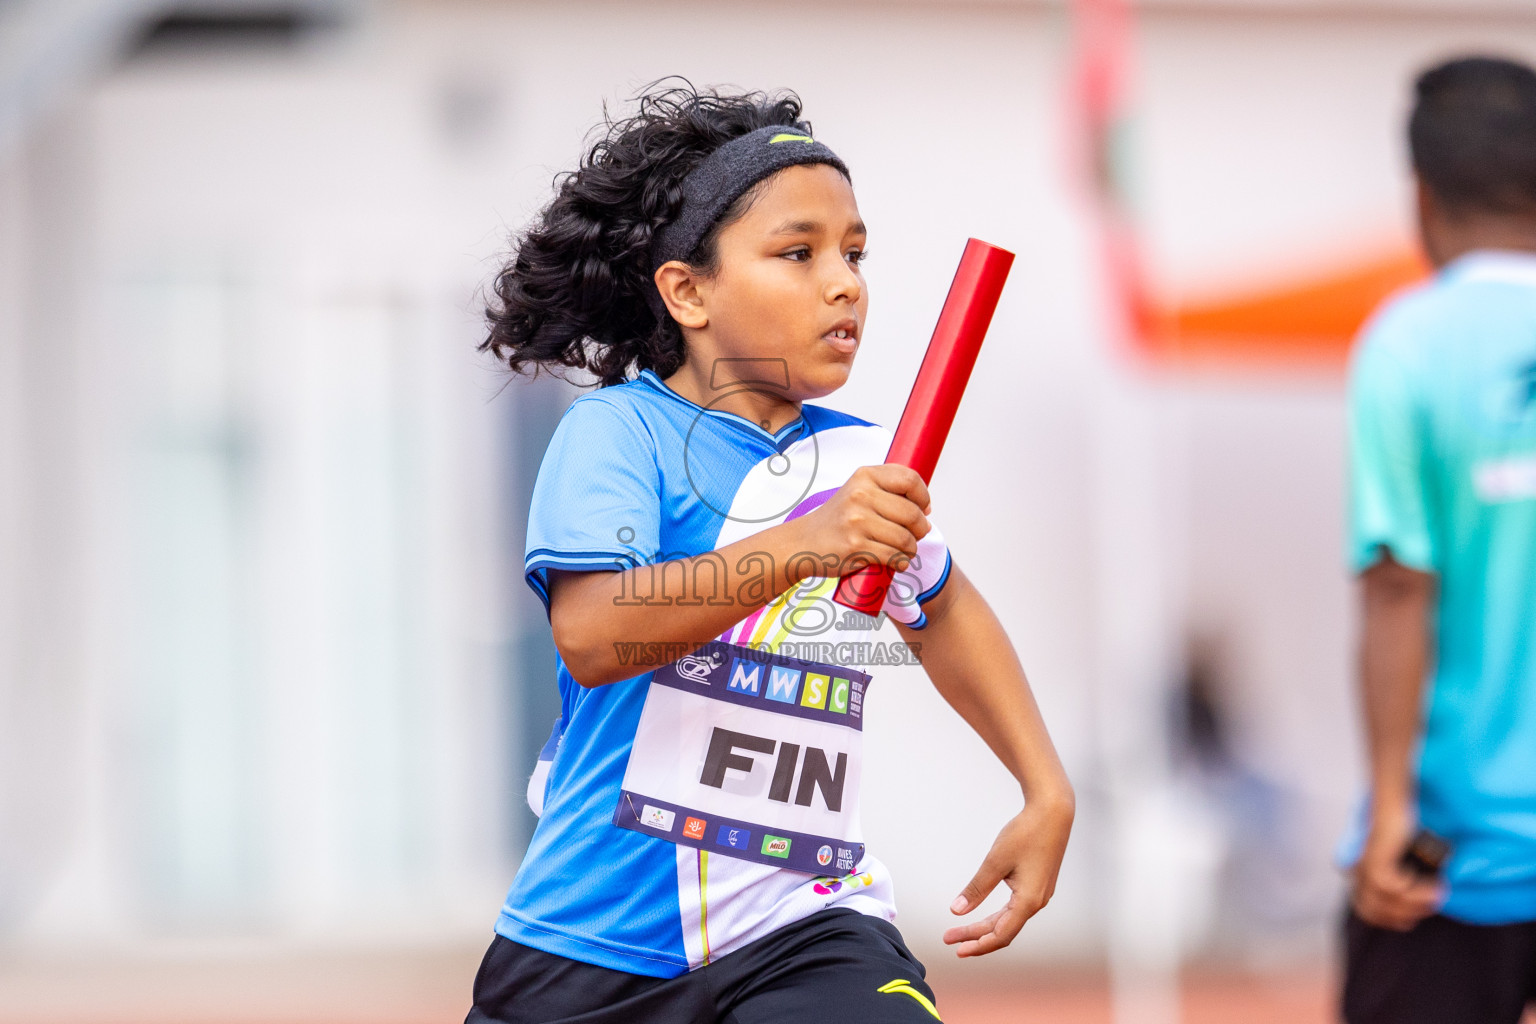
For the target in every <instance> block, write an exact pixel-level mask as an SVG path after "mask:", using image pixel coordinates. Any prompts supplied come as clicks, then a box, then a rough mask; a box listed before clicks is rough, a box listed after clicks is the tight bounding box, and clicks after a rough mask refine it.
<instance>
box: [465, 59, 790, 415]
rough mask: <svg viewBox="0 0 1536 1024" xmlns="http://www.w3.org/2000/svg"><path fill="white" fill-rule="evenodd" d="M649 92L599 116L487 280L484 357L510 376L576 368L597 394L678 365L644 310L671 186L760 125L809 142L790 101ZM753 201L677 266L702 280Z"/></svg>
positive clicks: (678, 341) (672, 197) (665, 329)
mask: <svg viewBox="0 0 1536 1024" xmlns="http://www.w3.org/2000/svg"><path fill="white" fill-rule="evenodd" d="M666 81H667V80H665V79H663V80H662V81H661V82H655V83H652V84H651V85H650V86H647V87H646V89H645V90H644V91H643V92H642V94H641V95H640V96H639V110H638V112H637V113H635V114H634V115H633V116H632V117H627V118H624V119H622V120H614V119H612V118H611V117H610V118H607V119H606V120H605V121H604V122H603V124H602V125H601V126H600V127H601V129H603V130H604V131H603V136H602V138H600V139H599V140H598V141H597V142H596V143H595V144H594V145H593V146H592V148H591V149H590V150H589V151H588V152H587V153H586V155H585V156H584V157H583V158H582V161H581V165H580V167H578V168H577V169H576V170H575V171H571V172H568V173H566V174H563V175H561V176H560V177H559V178H557V179H556V194H555V198H554V200H553V201H552V202H551V203H550V204H549V206H548V207H546V208H545V209H544V211H543V213H542V214H541V215H540V216H539V218H538V220H537V221H536V222H535V223H534V224H533V226H532V227H531V228H529V229H528V231H527V232H526V233H524V234H523V235H522V236H521V237H520V238H519V239H518V240H517V242H516V243H515V245H514V250H513V253H512V255H511V258H510V259H509V260H508V262H507V263H506V264H505V265H504V266H503V267H502V269H501V271H500V272H499V273H498V274H497V275H496V282H495V285H494V291H495V299H494V300H492V301H491V302H490V303H488V305H487V307H486V311H485V315H486V320H487V322H488V323H489V325H490V331H489V334H488V335H487V337H486V339H485V341H483V342H482V343H481V344H480V351H482V352H484V351H487V350H488V351H490V352H491V353H492V354H493V355H494V356H495V357H496V358H497V359H498V360H501V361H504V362H505V363H506V364H507V365H508V366H509V367H511V368H512V370H513V372H515V373H523V372H529V371H530V368H531V372H533V373H537V372H538V369H539V367H541V366H564V367H569V368H571V369H581V370H586V371H588V372H590V373H591V374H592V375H593V376H595V377H596V378H597V380H598V382H599V384H600V385H601V386H603V387H607V386H609V385H613V384H619V383H622V382H623V381H624V380H626V379H627V378H628V376H629V374H630V372H631V369H632V368H633V370H635V371H638V370H643V369H649V370H652V371H654V372H655V373H656V374H658V375H659V376H662V377H667V376H670V375H671V374H672V373H673V372H675V371H676V370H677V369H678V367H680V366H682V364H683V358H684V354H685V353H684V349H683V337H682V332H681V331H680V330H679V328H678V326H677V323H676V321H674V320H673V319H672V318H671V317H670V316H665V315H663V316H661V317H657V315H656V314H655V312H653V310H652V308H651V306H650V304H649V303H648V301H647V296H648V295H649V294H650V292H651V291H652V290H653V289H654V288H655V287H656V285H655V283H654V281H653V280H652V276H651V264H650V259H651V255H650V254H651V239H652V238H653V237H654V236H655V234H656V232H657V231H658V230H659V229H660V228H661V227H662V226H663V225H665V224H666V223H667V222H668V221H670V220H671V219H672V218H673V217H674V216H676V215H677V212H678V209H679V207H680V205H681V203H682V181H683V178H684V177H686V176H687V174H688V172H689V171H691V170H693V168H694V167H696V166H697V165H698V164H699V162H700V161H701V160H703V159H704V158H705V157H706V156H708V155H709V154H710V153H712V152H714V150H715V149H717V148H718V147H719V146H720V145H721V144H722V143H725V142H727V141H729V140H730V139H733V138H735V137H736V136H738V135H745V134H747V133H748V132H751V131H755V130H756V129H758V128H762V127H766V126H768V125H785V126H788V127H792V128H794V129H796V130H798V131H802V132H805V133H806V134H807V135H809V134H811V125H810V122H808V121H803V120H801V119H800V110H801V105H800V98H799V97H798V96H796V95H795V94H794V93H792V92H787V91H786V92H779V93H773V94H769V93H764V92H747V93H739V94H723V93H720V92H717V91H715V90H704V91H700V90H698V89H695V88H694V87H693V86H692V85H691V84H689V83H688V82H687V81H686V80H681V81H682V82H683V84H681V85H672V86H664V83H665V82H666ZM752 195H753V191H748V193H747V194H746V195H744V196H742V197H741V199H739V200H737V202H736V203H735V205H733V206H732V207H731V209H729V210H727V211H726V213H725V215H724V216H722V217H721V218H720V220H719V221H718V222H716V224H715V226H714V227H713V228H712V229H711V230H710V231H709V233H708V234H706V235H705V236H704V238H703V239H702V240H701V241H700V242H699V244H698V246H697V248H695V249H694V251H693V252H692V253H691V254H689V257H688V264H689V265H690V266H691V267H693V268H694V269H695V270H697V271H699V272H700V273H703V274H710V273H713V272H714V270H715V269H716V267H715V261H716V258H717V253H716V248H715V243H716V240H717V239H718V237H719V234H720V231H721V229H722V228H724V227H725V226H726V225H728V224H730V223H731V222H732V221H734V220H736V219H737V218H738V217H740V216H741V215H742V213H743V212H744V211H745V210H746V208H747V206H748V205H749V204H750V202H751V199H752Z"/></svg>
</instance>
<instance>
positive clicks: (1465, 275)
mask: <svg viewBox="0 0 1536 1024" xmlns="http://www.w3.org/2000/svg"><path fill="white" fill-rule="evenodd" d="M1453 266H1454V268H1455V271H1456V276H1457V277H1458V278H1460V279H1461V280H1463V281H1500V282H1503V283H1505V284H1524V285H1530V286H1531V287H1533V288H1536V253H1533V252H1518V251H1515V250H1512V249H1478V250H1477V251H1475V252H1469V253H1467V254H1466V255H1465V256H1461V257H1459V258H1458V259H1457V260H1456V262H1455V263H1454V264H1453Z"/></svg>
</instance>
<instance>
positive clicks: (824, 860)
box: [816, 846, 832, 867]
mask: <svg viewBox="0 0 1536 1024" xmlns="http://www.w3.org/2000/svg"><path fill="white" fill-rule="evenodd" d="M816 863H817V864H820V865H821V866H822V867H826V866H827V865H828V864H831V863H832V847H830V846H823V847H822V848H821V849H819V850H817V851H816Z"/></svg>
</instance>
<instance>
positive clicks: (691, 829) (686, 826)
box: [683, 818, 707, 839]
mask: <svg viewBox="0 0 1536 1024" xmlns="http://www.w3.org/2000/svg"><path fill="white" fill-rule="evenodd" d="M706 824H707V822H705V821H704V819H703V818H689V819H688V820H687V821H685V822H683V836H684V837H685V838H688V839H703V838H704V826H705V825H706Z"/></svg>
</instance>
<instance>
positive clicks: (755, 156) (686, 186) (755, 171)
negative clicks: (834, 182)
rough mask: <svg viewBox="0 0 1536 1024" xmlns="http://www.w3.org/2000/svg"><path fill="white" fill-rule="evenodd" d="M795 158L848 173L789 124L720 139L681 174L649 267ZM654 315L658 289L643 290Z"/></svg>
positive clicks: (694, 243)
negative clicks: (679, 197) (676, 204)
mask: <svg viewBox="0 0 1536 1024" xmlns="http://www.w3.org/2000/svg"><path fill="white" fill-rule="evenodd" d="M800 164H829V165H831V166H833V167H836V168H837V169H838V170H839V171H841V172H842V173H843V175H844V177H847V176H848V168H847V166H846V165H844V163H843V162H842V161H841V160H839V159H838V157H837V154H836V153H834V152H832V151H831V150H830V149H828V148H827V147H826V146H823V145H822V144H821V143H819V142H817V141H816V140H814V139H812V138H811V137H810V136H809V135H807V134H805V133H804V132H802V131H801V130H800V129H798V128H794V127H792V126H790V125H782V124H779V125H768V126H767V127H764V128H759V129H757V130H756V131H753V132H748V133H747V134H745V135H738V136H737V137H736V138H734V139H732V140H731V141H729V142H727V143H725V144H724V145H722V146H721V147H720V148H719V149H717V150H715V151H714V152H713V153H711V154H709V156H707V157H705V158H704V161H703V162H702V163H700V164H699V166H697V167H695V168H694V169H693V170H691V171H689V172H688V176H687V177H685V178H684V179H683V205H682V207H681V208H680V209H679V210H678V212H677V216H676V217H674V218H673V219H672V220H671V222H669V223H668V224H666V225H664V226H663V227H662V229H661V230H660V231H658V232H657V233H656V237H655V238H654V239H653V240H652V242H651V273H653V274H654V273H655V272H656V271H657V270H658V269H659V268H660V267H661V265H662V264H663V263H667V262H669V261H671V260H684V259H687V258H688V256H689V255H690V254H691V253H692V252H693V250H694V249H695V248H697V247H698V244H699V242H700V241H701V240H703V238H704V236H705V235H707V234H708V233H709V229H710V228H712V227H714V226H715V222H716V221H718V220H719V219H720V218H721V216H722V215H724V213H725V211H726V210H728V209H729V208H730V205H731V204H732V203H734V202H735V201H736V200H738V199H740V198H741V197H742V195H744V194H745V193H746V191H747V190H748V189H749V188H751V187H752V186H753V185H756V184H757V183H758V182H760V181H762V180H763V179H764V178H766V177H768V176H769V175H770V174H774V173H775V172H778V171H782V170H783V169H784V168H786V167H795V166H797V165H800ZM647 298H648V299H649V300H650V303H651V308H652V309H654V310H655V311H656V315H657V316H665V315H666V306H665V304H663V303H662V301H661V293H660V292H657V291H655V290H654V289H652V291H651V292H650V294H649V295H648V296H647Z"/></svg>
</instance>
